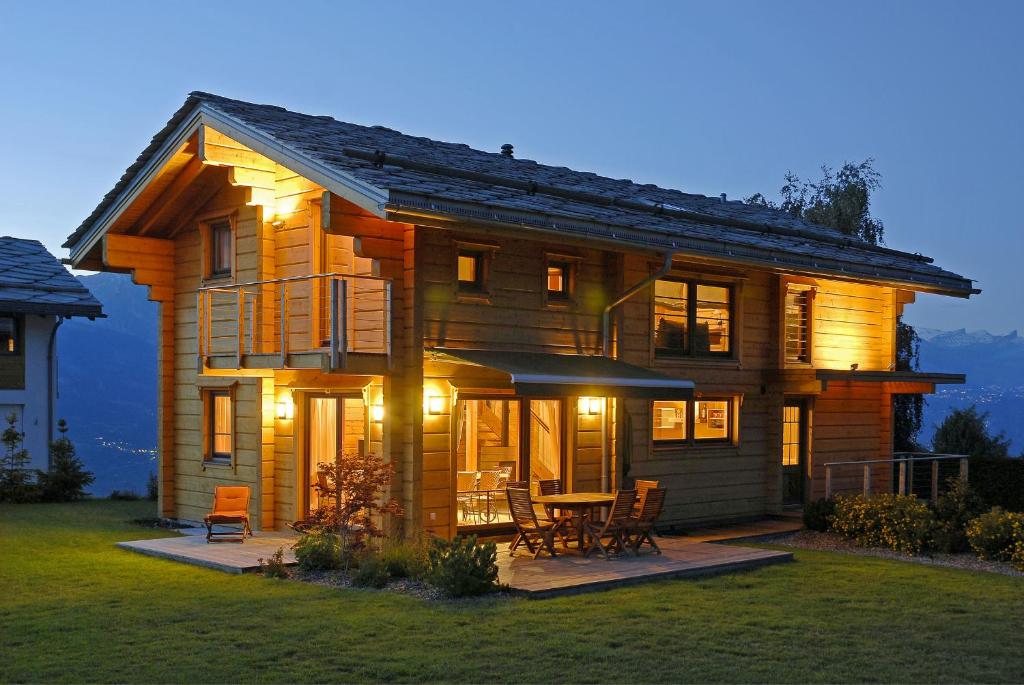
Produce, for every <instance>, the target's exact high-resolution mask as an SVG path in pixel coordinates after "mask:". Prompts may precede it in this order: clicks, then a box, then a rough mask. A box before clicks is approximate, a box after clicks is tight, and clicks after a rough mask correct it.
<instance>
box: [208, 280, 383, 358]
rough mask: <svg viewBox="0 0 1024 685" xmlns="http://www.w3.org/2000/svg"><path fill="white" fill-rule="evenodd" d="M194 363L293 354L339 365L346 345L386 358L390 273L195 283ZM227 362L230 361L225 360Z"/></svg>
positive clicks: (347, 350)
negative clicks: (197, 286) (386, 276)
mask: <svg viewBox="0 0 1024 685" xmlns="http://www.w3.org/2000/svg"><path fill="white" fill-rule="evenodd" d="M196 297H197V302H196V313H197V326H198V331H197V332H198V340H199V346H198V348H199V349H198V357H199V358H198V364H199V368H200V370H202V369H204V368H205V367H206V366H207V365H208V364H209V362H210V361H211V360H214V359H217V360H220V361H221V362H223V361H224V360H225V359H226V360H232V359H233V364H234V368H243V366H254V367H262V368H282V369H283V368H294V367H298V366H302V365H301V364H298V363H293V360H295V359H297V358H298V357H299V356H301V355H308V354H313V355H321V356H326V358H327V369H328V370H330V371H334V370H341V369H345V368H346V367H347V365H348V355H349V353H366V354H376V355H385V356H386V357H387V362H388V366H390V363H391V281H389V280H387V279H383V278H376V277H373V276H352V275H348V274H337V273H329V274H315V275H310V276H298V277H294V278H278V279H273V280H268V281H252V282H249V283H237V284H231V285H216V286H208V287H205V288H200V289H199V290H198V292H197V294H196ZM228 363H230V362H228Z"/></svg>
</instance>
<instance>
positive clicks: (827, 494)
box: [825, 464, 832, 499]
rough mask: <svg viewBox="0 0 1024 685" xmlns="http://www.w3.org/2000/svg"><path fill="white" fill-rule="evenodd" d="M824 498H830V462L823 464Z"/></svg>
mask: <svg viewBox="0 0 1024 685" xmlns="http://www.w3.org/2000/svg"><path fill="white" fill-rule="evenodd" d="M825 499H832V464H825Z"/></svg>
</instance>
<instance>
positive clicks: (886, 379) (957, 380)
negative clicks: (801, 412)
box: [815, 369, 967, 394]
mask: <svg viewBox="0 0 1024 685" xmlns="http://www.w3.org/2000/svg"><path fill="white" fill-rule="evenodd" d="M815 377H816V378H817V379H818V380H819V381H821V387H822V390H824V389H826V388H827V387H828V383H829V381H840V382H857V383H887V384H889V387H890V390H891V391H892V392H893V393H895V394H916V393H919V392H934V387H935V386H936V385H962V384H964V383H966V382H967V376H966V375H964V374H962V373H937V372H931V371H860V370H857V371H853V370H842V369H818V370H817V371H816V372H815Z"/></svg>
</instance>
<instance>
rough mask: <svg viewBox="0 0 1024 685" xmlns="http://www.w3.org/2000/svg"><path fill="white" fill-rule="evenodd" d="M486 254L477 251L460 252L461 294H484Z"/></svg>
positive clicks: (459, 282) (459, 274)
mask: <svg viewBox="0 0 1024 685" xmlns="http://www.w3.org/2000/svg"><path fill="white" fill-rule="evenodd" d="M485 260H486V254H485V253H484V252H480V251H476V250H459V252H458V284H459V292H466V293H482V292H484V286H485V280H486V279H485V274H484V265H485Z"/></svg>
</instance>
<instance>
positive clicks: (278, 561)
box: [256, 547, 288, 578]
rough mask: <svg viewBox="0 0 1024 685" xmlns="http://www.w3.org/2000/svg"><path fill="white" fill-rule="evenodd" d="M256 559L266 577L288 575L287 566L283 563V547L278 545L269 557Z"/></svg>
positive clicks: (284, 576) (285, 576)
mask: <svg viewBox="0 0 1024 685" xmlns="http://www.w3.org/2000/svg"><path fill="white" fill-rule="evenodd" d="M256 561H257V562H258V563H259V565H260V571H261V572H262V573H263V575H264V576H266V577H267V578H287V577H288V567H287V566H286V565H285V563H284V547H278V548H277V551H276V552H274V553H273V554H271V555H270V558H269V559H257V560H256Z"/></svg>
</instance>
